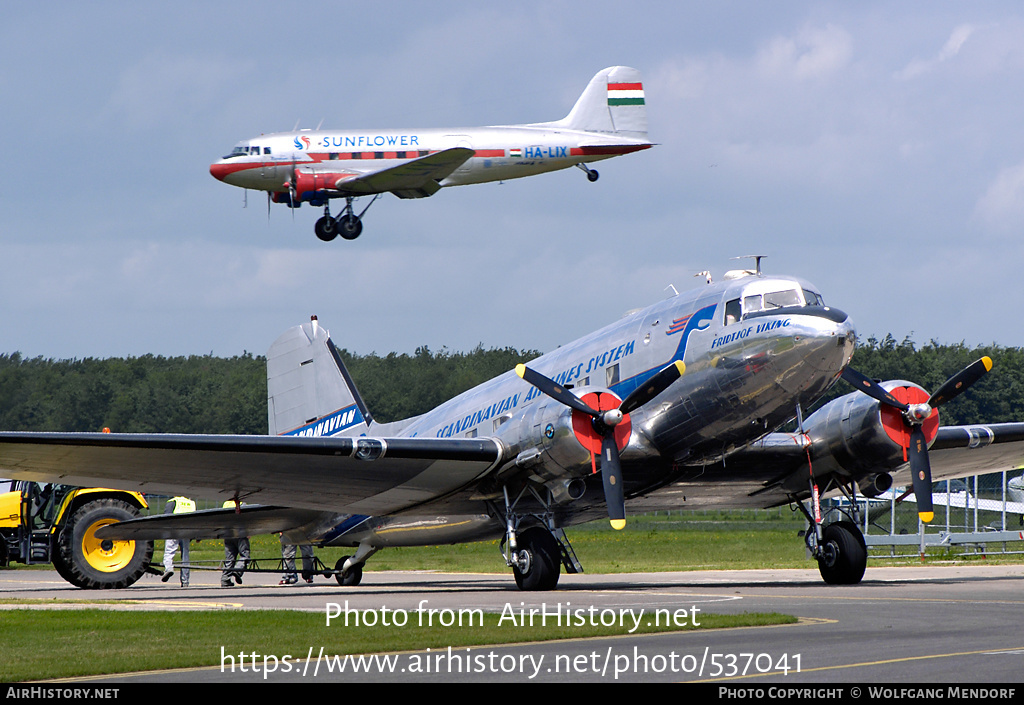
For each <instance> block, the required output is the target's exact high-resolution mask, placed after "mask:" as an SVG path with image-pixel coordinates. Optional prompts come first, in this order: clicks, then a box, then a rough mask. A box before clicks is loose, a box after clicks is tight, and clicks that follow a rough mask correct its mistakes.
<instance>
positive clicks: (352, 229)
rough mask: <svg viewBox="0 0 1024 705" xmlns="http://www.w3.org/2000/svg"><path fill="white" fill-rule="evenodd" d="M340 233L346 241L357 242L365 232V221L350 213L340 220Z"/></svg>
mask: <svg viewBox="0 0 1024 705" xmlns="http://www.w3.org/2000/svg"><path fill="white" fill-rule="evenodd" d="M337 225H338V232H339V233H341V236H342V237H343V238H345V239H346V240H355V239H356V238H357V237H359V233H361V232H363V221H362V220H360V219H359V218H358V217H357V216H354V215H352V214H351V213H349V214H348V215H343V216H342V217H341V218H339V219H338V223H337Z"/></svg>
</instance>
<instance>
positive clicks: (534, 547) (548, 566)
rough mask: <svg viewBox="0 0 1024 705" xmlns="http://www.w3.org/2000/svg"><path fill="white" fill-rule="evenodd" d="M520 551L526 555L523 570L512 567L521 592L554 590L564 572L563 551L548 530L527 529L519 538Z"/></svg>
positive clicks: (539, 528) (516, 566) (515, 566)
mask: <svg viewBox="0 0 1024 705" xmlns="http://www.w3.org/2000/svg"><path fill="white" fill-rule="evenodd" d="M518 543H519V551H520V552H521V553H525V554H526V555H525V556H524V560H523V561H522V563H523V564H524V566H523V568H520V567H519V565H513V566H512V572H513V574H515V578H516V585H518V586H519V589H520V590H530V591H533V590H554V589H555V586H556V585H558V577H559V575H560V574H561V570H562V551H561V549H560V548H559V546H558V541H556V540H555V537H554V536H552V535H551V532H550V531H548V530H547V529H543V528H541V527H539V526H535V527H533V528H530V529H527V530H526V531H524V532H523V533H522V534H521V535H520V536H519V541H518Z"/></svg>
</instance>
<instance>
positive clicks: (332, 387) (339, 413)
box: [267, 316, 373, 436]
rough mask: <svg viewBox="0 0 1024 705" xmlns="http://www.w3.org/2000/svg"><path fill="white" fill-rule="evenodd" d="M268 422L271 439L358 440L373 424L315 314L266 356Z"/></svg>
mask: <svg viewBox="0 0 1024 705" xmlns="http://www.w3.org/2000/svg"><path fill="white" fill-rule="evenodd" d="M267 418H268V422H269V429H270V434H271V435H284V434H287V435H301V436H334V435H344V436H355V435H359V434H360V433H364V432H365V431H366V430H367V429H368V428H369V427H370V424H371V423H373V419H372V418H371V416H370V412H369V411H368V410H367V408H366V403H365V402H364V401H363V398H362V397H361V396H360V395H359V391H358V390H357V389H356V386H355V384H354V383H353V381H352V378H351V376H350V375H349V373H348V370H347V369H346V368H345V364H344V363H343V362H342V361H341V356H340V355H339V354H338V350H337V348H335V347H334V343H333V342H331V338H330V334H329V333H328V332H327V330H325V329H324V328H322V327H321V326H320V324H319V323H318V322H317V319H316V316H314V317H313V318H312V319H310V322H309V323H304V324H303V325H301V326H295V327H294V328H290V329H288V330H287V331H285V332H284V333H283V334H282V335H281V337H279V338H278V339H277V340H275V341H274V343H273V345H271V346H270V350H269V351H268V352H267Z"/></svg>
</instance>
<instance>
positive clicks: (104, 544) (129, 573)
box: [53, 499, 153, 590]
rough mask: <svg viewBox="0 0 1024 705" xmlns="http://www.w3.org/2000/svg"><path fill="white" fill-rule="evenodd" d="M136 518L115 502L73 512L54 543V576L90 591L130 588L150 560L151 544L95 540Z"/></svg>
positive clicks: (97, 503)
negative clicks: (111, 527)
mask: <svg viewBox="0 0 1024 705" xmlns="http://www.w3.org/2000/svg"><path fill="white" fill-rule="evenodd" d="M138 514H139V511H138V509H136V508H135V507H134V506H132V505H131V504H128V503H127V502H123V501H121V500H118V499H95V500H93V501H91V502H87V503H86V504H83V505H82V506H81V507H79V508H78V509H76V510H75V512H74V514H72V515H71V518H70V519H69V520H68V522H67V524H66V525H65V526H64V529H63V530H62V531H61V533H60V536H59V538H58V540H57V550H56V551H55V552H54V556H53V563H54V567H55V568H56V569H57V572H58V573H59V574H60V575H61V576H62V577H64V578H65V579H66V580H67V581H68V582H70V583H71V584H72V585H74V586H76V587H80V588H87V589H91V590H96V589H119V588H126V587H128V586H129V585H131V584H133V583H134V582H135V581H136V580H138V579H139V578H141V577H142V574H143V573H145V572H146V567H147V566H148V565H149V562H150V560H151V559H152V558H153V542H152V541H113V540H111V539H99V538H96V532H97V531H99V530H100V529H101V528H103V527H104V526H108V525H110V524H116V523H117V522H119V521H125V520H127V519H133V518H135V517H136V516H138Z"/></svg>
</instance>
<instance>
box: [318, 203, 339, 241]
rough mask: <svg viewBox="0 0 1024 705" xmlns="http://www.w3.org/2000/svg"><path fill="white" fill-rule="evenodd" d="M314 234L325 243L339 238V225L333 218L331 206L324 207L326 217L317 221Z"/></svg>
mask: <svg viewBox="0 0 1024 705" xmlns="http://www.w3.org/2000/svg"><path fill="white" fill-rule="evenodd" d="M313 232H315V233H316V236H317V237H318V238H320V239H321V240H323V241H324V242H330V241H331V240H333V239H334V238H335V237H337V236H338V225H337V223H336V222H335V220H334V218H332V217H331V206H330V205H329V204H328V205H326V206H324V215H323V217H322V218H320V219H319V220H317V221H316V225H315V226H313Z"/></svg>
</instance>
